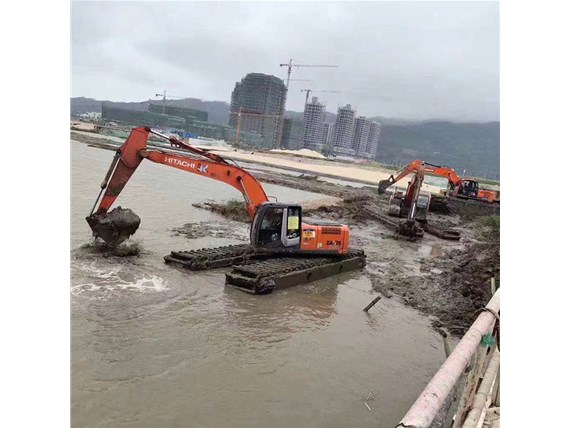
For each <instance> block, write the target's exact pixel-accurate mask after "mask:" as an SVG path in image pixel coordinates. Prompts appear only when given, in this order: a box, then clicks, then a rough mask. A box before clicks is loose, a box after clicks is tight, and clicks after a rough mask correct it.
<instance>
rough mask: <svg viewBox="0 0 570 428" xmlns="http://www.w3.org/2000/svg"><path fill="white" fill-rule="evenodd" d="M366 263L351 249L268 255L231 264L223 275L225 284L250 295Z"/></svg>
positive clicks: (312, 279) (264, 292)
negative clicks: (299, 255) (327, 254)
mask: <svg viewBox="0 0 570 428" xmlns="http://www.w3.org/2000/svg"><path fill="white" fill-rule="evenodd" d="M365 264H366V256H365V255H364V251H362V250H350V251H349V252H348V253H347V254H345V255H343V256H336V257H314V258H296V257H282V258H271V259H268V260H264V261H257V262H249V263H246V264H243V265H239V266H234V267H233V270H232V271H231V272H230V273H227V274H226V284H227V285H230V286H232V287H234V288H237V289H239V290H242V291H245V292H247V293H251V294H267V293H271V292H272V291H273V290H275V289H282V288H288V287H292V286H295V285H301V284H306V283H309V282H312V281H316V280H319V279H323V278H327V277H329V276H333V275H337V274H339V273H342V272H349V271H352V270H357V269H361V268H363V267H364V265H365Z"/></svg>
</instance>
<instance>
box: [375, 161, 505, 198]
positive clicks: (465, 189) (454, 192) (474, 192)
mask: <svg viewBox="0 0 570 428" xmlns="http://www.w3.org/2000/svg"><path fill="white" fill-rule="evenodd" d="M422 165H423V168H424V171H425V174H427V175H434V176H437V177H445V178H447V180H448V183H449V186H448V188H450V189H449V191H448V192H446V195H445V196H446V197H447V196H454V197H457V198H464V199H473V200H477V201H485V202H489V203H494V202H498V201H499V200H498V196H499V195H498V192H496V191H494V190H486V189H480V188H479V182H478V181H476V180H472V179H462V178H459V176H458V175H457V173H456V172H455V170H454V169H453V168H448V167H445V166H440V165H434V164H431V163H427V162H424V161H422V160H419V159H416V160H414V161H412V162H410V163H409V164H408V165H406V166H405V167H404V168H402V169H401V170H400V171H398V172H397V173H396V176H394V175H391V176H390V177H389V178H388V179H386V180H381V181H380V182H379V183H378V193H380V194H382V193H384V192H385V191H386V189H387V188H388V187H390V186H391V185H393V184H395V183H397V182H398V181H400V180H401V179H402V178H404V177H405V176H407V175H408V174H412V173H414V172H416V171H418V170H419V168H420V167H421V166H422ZM433 203H437V204H438V205H439V204H440V203H441V201H440V200H439V199H435V198H434V199H433V200H432V204H433Z"/></svg>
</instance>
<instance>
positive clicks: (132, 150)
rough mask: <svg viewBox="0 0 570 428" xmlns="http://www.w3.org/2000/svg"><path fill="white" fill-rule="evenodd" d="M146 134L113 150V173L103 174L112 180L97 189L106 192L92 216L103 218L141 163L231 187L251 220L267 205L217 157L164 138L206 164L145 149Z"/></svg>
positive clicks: (245, 177) (139, 131) (242, 174)
mask: <svg viewBox="0 0 570 428" xmlns="http://www.w3.org/2000/svg"><path fill="white" fill-rule="evenodd" d="M150 132H152V131H151V129H150V128H146V127H139V128H135V129H133V130H132V132H131V134H130V135H129V138H127V140H126V141H125V142H124V143H123V145H122V146H121V147H119V149H118V150H117V154H116V155H115V160H114V161H113V163H112V164H111V169H112V168H115V169H114V171H111V169H110V171H109V173H108V174H107V177H108V176H109V175H111V174H112V177H111V179H110V181H109V182H108V183H107V182H105V181H104V182H103V184H102V185H101V187H102V188H106V191H105V194H104V195H103V199H102V200H101V203H100V204H99V207H98V209H97V211H96V214H103V213H106V212H107V211H108V210H109V208H110V207H111V205H112V204H113V202H115V200H116V199H117V197H118V196H119V194H120V193H121V191H122V190H123V188H124V187H125V185H126V184H127V182H128V181H129V179H130V178H131V176H132V175H133V173H134V172H135V171H136V169H137V168H138V166H139V165H140V163H141V162H142V161H143V159H148V160H150V161H153V162H156V163H161V164H163V165H167V166H171V167H173V168H177V169H181V170H183V171H187V172H191V173H193V174H196V175H202V176H205V177H208V178H212V179H214V180H218V181H221V182H224V183H226V184H229V185H230V186H233V187H235V188H236V189H237V190H239V191H240V192H241V193H242V194H243V196H244V199H245V204H246V208H247V211H248V213H249V215H250V216H251V218H253V216H254V215H255V212H256V210H257V207H258V206H259V205H260V204H262V203H264V202H268V201H269V199H268V198H267V195H266V194H265V191H264V190H263V187H262V186H261V184H260V183H259V181H257V180H256V179H255V178H254V177H253V176H252V175H251V174H249V173H248V172H247V171H245V170H243V169H241V168H239V167H238V166H234V165H232V164H230V163H228V162H227V161H226V160H224V159H223V158H221V157H220V156H217V155H214V154H212V153H208V152H206V151H204V150H200V149H198V148H197V147H192V146H190V145H188V144H185V143H184V142H182V141H179V140H177V139H175V138H174V137H169V138H168V137H167V138H168V139H169V141H170V142H171V144H172V145H173V146H175V147H178V148H182V149H185V150H188V151H189V152H191V153H194V154H197V155H199V156H203V157H206V158H208V159H209V160H206V159H197V158H193V157H190V156H185V155H181V154H175V153H168V152H165V151H161V150H157V149H148V148H147V140H148V136H149V133H150Z"/></svg>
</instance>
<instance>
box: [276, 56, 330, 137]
mask: <svg viewBox="0 0 570 428" xmlns="http://www.w3.org/2000/svg"><path fill="white" fill-rule="evenodd" d="M279 67H287V83H286V85H285V88H286V91H285V99H284V100H283V102H282V103H281V105H280V106H279V123H278V125H277V134H276V135H275V143H277V144H279V146H281V133H282V132H283V119H284V116H285V105H286V103H287V92H288V91H289V81H290V80H291V70H292V69H293V67H297V68H300V67H313V68H314V67H321V68H323V67H326V68H338V65H329V64H293V59H292V58H291V59H290V60H289V62H288V63H285V64H279Z"/></svg>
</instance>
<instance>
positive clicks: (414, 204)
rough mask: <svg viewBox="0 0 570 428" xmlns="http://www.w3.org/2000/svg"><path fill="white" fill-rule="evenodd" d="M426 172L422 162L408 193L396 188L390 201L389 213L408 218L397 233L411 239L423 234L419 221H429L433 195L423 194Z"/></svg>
mask: <svg viewBox="0 0 570 428" xmlns="http://www.w3.org/2000/svg"><path fill="white" fill-rule="evenodd" d="M424 172H425V165H424V163H423V162H422V163H421V164H420V165H419V168H418V169H417V170H416V171H414V173H413V176H412V179H411V180H410V182H409V183H408V188H407V190H406V193H405V194H404V193H403V192H402V191H398V190H396V189H394V193H393V194H392V195H391V196H390V200H389V202H388V215H391V216H396V217H406V220H405V221H403V222H402V223H400V224H399V225H398V227H397V228H396V233H397V234H398V235H402V236H406V237H408V238H409V239H410V240H415V239H416V238H421V237H422V236H423V233H424V231H423V229H422V228H421V226H419V225H418V224H417V223H421V224H426V223H427V213H428V210H429V202H430V196H431V195H430V194H429V193H428V194H427V195H424V194H421V188H422V183H423V181H424Z"/></svg>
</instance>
